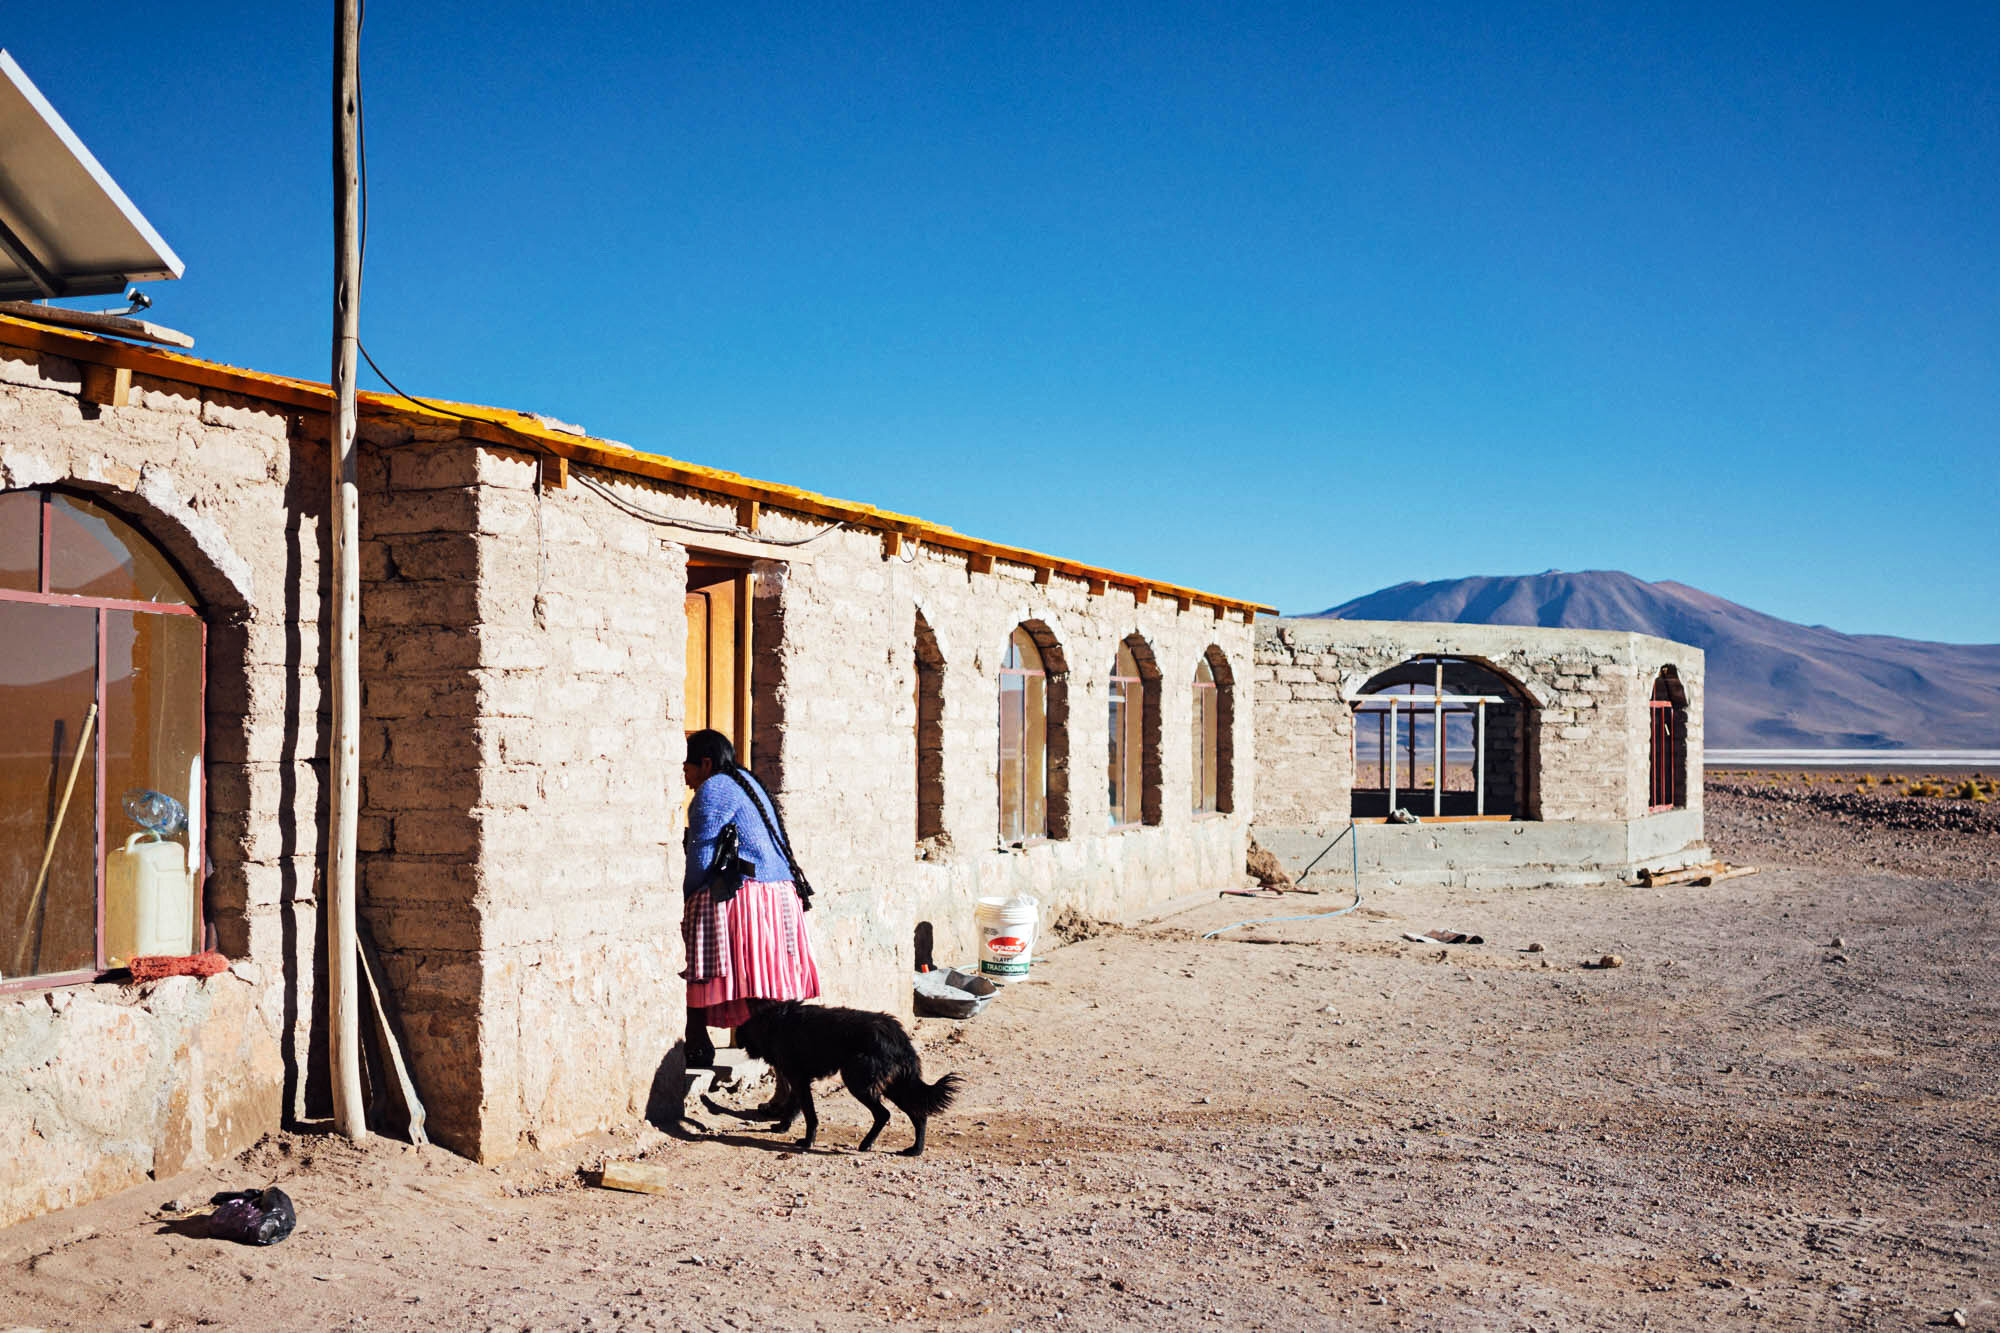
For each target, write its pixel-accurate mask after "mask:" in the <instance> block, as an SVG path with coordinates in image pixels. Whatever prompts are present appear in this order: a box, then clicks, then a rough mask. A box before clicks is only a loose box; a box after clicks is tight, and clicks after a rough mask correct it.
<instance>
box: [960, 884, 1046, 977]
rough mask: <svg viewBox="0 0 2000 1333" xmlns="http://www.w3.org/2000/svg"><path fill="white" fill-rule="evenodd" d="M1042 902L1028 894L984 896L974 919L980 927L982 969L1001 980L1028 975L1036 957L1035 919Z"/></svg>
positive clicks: (983, 971) (980, 964)
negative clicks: (1005, 896)
mask: <svg viewBox="0 0 2000 1333" xmlns="http://www.w3.org/2000/svg"><path fill="white" fill-rule="evenodd" d="M1040 910H1041V908H1040V904H1038V903H1037V902H1036V901H1035V900H1034V899H1033V898H1030V897H1029V896H1028V895H1027V894H1025V893H1023V894H1017V895H1016V896H1014V897H1012V898H981V899H980V900H979V910H978V911H977V912H975V913H974V914H973V922H974V923H975V924H976V925H977V926H978V927H979V971H980V973H981V974H982V975H984V976H989V977H996V978H998V979H1000V980H1002V981H1005V980H1007V979H1008V978H1010V977H1025V976H1027V975H1028V964H1029V963H1031V962H1033V961H1034V956H1035V919H1036V917H1037V916H1038V915H1039V913H1040Z"/></svg>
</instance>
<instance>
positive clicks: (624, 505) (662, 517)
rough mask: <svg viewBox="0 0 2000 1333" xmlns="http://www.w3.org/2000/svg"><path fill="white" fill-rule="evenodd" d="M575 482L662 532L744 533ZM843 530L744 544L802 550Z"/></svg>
mask: <svg viewBox="0 0 2000 1333" xmlns="http://www.w3.org/2000/svg"><path fill="white" fill-rule="evenodd" d="M576 479H577V480H578V481H580V482H582V483H583V484H584V485H585V486H588V487H589V488H590V489H591V490H593V491H596V492H597V493H598V494H599V495H601V496H603V497H604V498H605V499H607V500H609V501H610V502H611V503H612V504H613V505H614V506H616V507H617V508H619V509H622V510H624V511H625V512H626V513H627V514H630V515H631V516H632V517H633V518H636V519H640V520H642V521H644V522H647V523H653V524H657V525H658V526H660V527H664V528H687V529H690V530H692V531H695V532H712V533H714V534H715V535H716V536H718V537H745V534H744V530H743V529H742V528H738V527H723V526H722V525H721V524H719V523H703V522H700V521H698V520H696V519H691V518H674V517H672V516H671V515H668V514H656V513H654V512H653V511H652V510H650V509H647V508H645V507H644V506H642V505H637V504H634V503H633V502H632V501H630V500H627V499H626V498H625V497H624V496H622V495H620V494H618V493H617V492H616V491H614V490H612V489H611V488H610V487H608V486H606V485H604V484H603V483H602V482H600V481H598V480H597V479H596V478H595V477H588V476H585V475H584V474H583V473H581V472H579V473H577V474H576ZM846 526H847V524H846V522H845V521H842V522H839V523H834V524H830V525H829V526H827V527H824V528H821V529H820V530H819V531H818V532H815V533H814V534H813V535H812V536H810V537H793V538H789V539H781V538H777V537H765V536H761V535H760V536H749V537H745V540H748V541H754V542H756V543H757V544H758V545H760V546H804V545H805V544H806V543H807V542H816V541H818V540H819V539H820V538H821V537H824V536H826V535H827V534H828V533H829V532H838V531H839V530H840V529H841V528H844V527H846Z"/></svg>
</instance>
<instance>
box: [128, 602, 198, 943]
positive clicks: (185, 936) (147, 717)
mask: <svg viewBox="0 0 2000 1333" xmlns="http://www.w3.org/2000/svg"><path fill="white" fill-rule="evenodd" d="M104 615H105V666H104V670H105V681H104V698H105V726H104V746H105V762H104V775H105V783H104V789H105V796H106V798H107V799H106V800H105V824H106V828H105V839H104V843H105V865H104V952H105V959H106V962H107V963H108V964H109V965H110V966H113V967H117V966H119V965H120V964H122V963H124V962H125V961H126V960H127V959H128V958H130V957H131V956H132V955H134V954H153V953H164V954H184V953H191V952H193V950H194V948H195V938H194V925H195V921H194V884H195V879H196V877H197V875H198V872H199V869H200V862H199V857H198V855H196V854H195V846H196V845H194V844H191V838H192V837H194V836H197V835H198V833H199V826H200V822H201V768H200V765H201V726H202V717H201V665H202V664H201V622H200V621H199V620H196V619H195V618H194V617H192V616H166V615H160V614H158V613H155V612H144V611H107V612H105V613H104ZM160 797H165V798H166V799H165V800H164V801H163V800H160V799H159V798H160Z"/></svg>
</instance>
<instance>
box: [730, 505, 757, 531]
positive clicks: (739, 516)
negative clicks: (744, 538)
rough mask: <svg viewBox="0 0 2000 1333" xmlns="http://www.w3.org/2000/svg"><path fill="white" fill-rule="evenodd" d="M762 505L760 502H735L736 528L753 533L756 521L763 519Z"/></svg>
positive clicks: (755, 528)
mask: <svg viewBox="0 0 2000 1333" xmlns="http://www.w3.org/2000/svg"><path fill="white" fill-rule="evenodd" d="M763 514H764V504H763V501H761V500H738V501H737V502H736V526H737V527H739V528H741V529H743V530H744V531H745V532H755V531H756V530H757V521H758V520H759V519H760V518H762V517H763Z"/></svg>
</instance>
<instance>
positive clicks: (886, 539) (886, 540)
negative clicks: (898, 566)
mask: <svg viewBox="0 0 2000 1333" xmlns="http://www.w3.org/2000/svg"><path fill="white" fill-rule="evenodd" d="M902 553H903V534H902V533H900V532H885V533H883V534H882V558H883V559H884V560H894V559H895V558H896V557H897V556H899V555H901V554H902Z"/></svg>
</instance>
